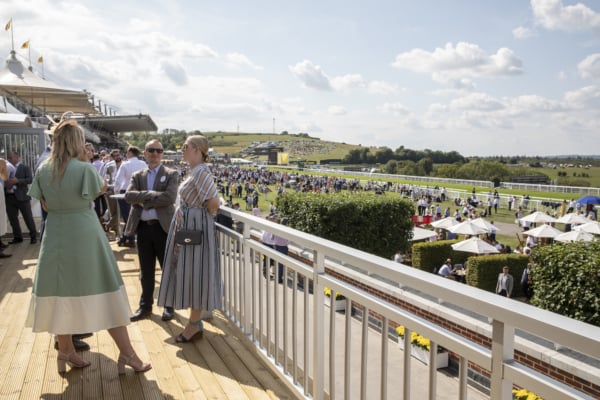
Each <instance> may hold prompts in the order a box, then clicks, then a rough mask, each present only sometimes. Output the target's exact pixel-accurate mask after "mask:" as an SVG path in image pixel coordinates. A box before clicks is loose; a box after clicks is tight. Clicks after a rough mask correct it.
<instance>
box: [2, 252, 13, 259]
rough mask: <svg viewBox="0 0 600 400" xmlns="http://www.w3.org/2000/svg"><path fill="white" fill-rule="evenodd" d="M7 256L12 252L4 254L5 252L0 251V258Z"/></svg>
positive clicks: (10, 255)
mask: <svg viewBox="0 0 600 400" xmlns="http://www.w3.org/2000/svg"><path fill="white" fill-rule="evenodd" d="M8 257H12V254H6V253H3V252H2V251H0V258H8Z"/></svg>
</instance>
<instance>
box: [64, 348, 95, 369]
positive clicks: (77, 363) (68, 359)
mask: <svg viewBox="0 0 600 400" xmlns="http://www.w3.org/2000/svg"><path fill="white" fill-rule="evenodd" d="M75 355H76V354H75V352H74V351H73V352H71V353H68V354H67V353H61V352H60V351H59V352H58V357H57V358H56V366H57V368H58V372H59V373H60V374H62V373H65V372H66V371H67V364H69V367H71V368H85V367H89V366H90V364H91V363H90V362H89V361H86V360H82V359H80V358H79V357H77V359H75V358H72V357H73V356H75Z"/></svg>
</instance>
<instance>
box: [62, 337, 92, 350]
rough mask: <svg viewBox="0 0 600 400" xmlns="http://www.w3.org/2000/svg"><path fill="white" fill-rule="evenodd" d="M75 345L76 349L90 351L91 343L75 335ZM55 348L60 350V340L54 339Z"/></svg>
mask: <svg viewBox="0 0 600 400" xmlns="http://www.w3.org/2000/svg"><path fill="white" fill-rule="evenodd" d="M73 347H75V351H88V350H89V349H90V345H89V344H87V343H86V342H84V341H83V340H81V339H76V338H75V337H73ZM54 349H56V350H58V342H57V341H56V340H55V341H54Z"/></svg>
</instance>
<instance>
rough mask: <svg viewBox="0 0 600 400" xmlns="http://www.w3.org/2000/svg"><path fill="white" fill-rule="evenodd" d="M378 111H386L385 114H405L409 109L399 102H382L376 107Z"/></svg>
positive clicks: (408, 112)
mask: <svg viewBox="0 0 600 400" xmlns="http://www.w3.org/2000/svg"><path fill="white" fill-rule="evenodd" d="M378 109H379V111H381V112H383V113H386V114H393V115H407V114H410V111H409V109H408V108H406V107H405V106H404V105H403V104H401V103H384V104H383V105H381V106H380V107H378Z"/></svg>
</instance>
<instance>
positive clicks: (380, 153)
mask: <svg viewBox="0 0 600 400" xmlns="http://www.w3.org/2000/svg"><path fill="white" fill-rule="evenodd" d="M393 158H394V152H393V151H392V149H390V148H389V147H381V148H380V149H378V150H377V152H375V162H376V163H378V164H385V163H387V162H388V161H390V160H391V159H393Z"/></svg>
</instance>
